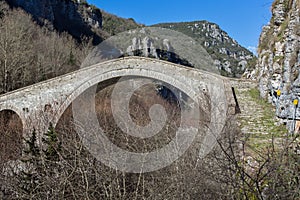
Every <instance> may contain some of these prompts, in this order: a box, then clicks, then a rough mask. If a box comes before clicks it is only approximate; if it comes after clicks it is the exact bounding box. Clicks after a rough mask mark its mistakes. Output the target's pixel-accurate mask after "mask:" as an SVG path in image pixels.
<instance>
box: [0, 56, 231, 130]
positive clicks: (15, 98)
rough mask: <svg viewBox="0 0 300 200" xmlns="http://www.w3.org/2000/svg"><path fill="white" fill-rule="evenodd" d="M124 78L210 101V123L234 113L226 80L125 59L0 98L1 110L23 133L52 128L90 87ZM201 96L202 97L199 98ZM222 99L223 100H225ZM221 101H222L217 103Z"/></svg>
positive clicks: (165, 64) (147, 60) (162, 63)
mask: <svg viewBox="0 0 300 200" xmlns="http://www.w3.org/2000/svg"><path fill="white" fill-rule="evenodd" d="M124 76H140V77H146V78H153V79H157V80H159V81H163V82H165V83H167V84H169V85H172V86H175V87H176V88H178V89H179V90H181V91H183V92H185V93H186V94H188V95H189V96H197V98H200V101H201V98H203V96H206V97H208V98H209V99H210V101H209V102H210V103H211V104H214V105H211V107H212V109H211V110H212V111H211V120H214V121H216V124H222V123H224V120H225V118H226V116H227V115H228V114H234V113H235V109H236V101H235V100H234V95H233V93H232V88H231V85H230V82H229V81H228V80H227V78H225V77H222V76H219V75H216V74H212V73H209V72H205V71H201V70H196V69H193V68H189V67H184V66H181V65H177V64H173V63H170V62H166V61H161V60H157V59H151V58H142V57H134V56H132V57H125V58H118V59H114V60H109V61H105V62H102V63H98V64H96V65H93V66H90V67H86V68H82V69H80V70H77V71H75V72H72V73H69V74H66V75H63V76H59V77H56V78H53V79H50V80H46V81H44V82H40V83H37V84H34V85H31V86H28V87H25V88H21V89H18V90H15V91H12V92H10V93H6V94H5V95H2V96H0V111H3V110H11V111H14V112H15V113H16V114H17V115H18V116H19V117H20V119H21V121H22V124H23V132H24V133H28V132H30V131H32V130H33V129H37V130H45V129H47V128H48V126H49V123H50V122H51V123H52V124H53V125H54V126H55V125H56V124H57V123H58V120H59V119H60V117H61V116H62V114H63V113H64V111H65V110H66V108H67V107H68V106H69V105H70V104H71V103H72V102H73V101H74V100H75V99H76V98H77V97H78V96H79V95H80V94H82V93H83V92H84V91H86V90H87V89H88V88H90V87H91V86H93V85H95V84H98V83H101V82H104V81H106V80H109V79H113V78H118V77H124ZM200 94H202V95H200ZM224 97H225V99H224ZM220 98H223V100H222V101H219V100H220Z"/></svg>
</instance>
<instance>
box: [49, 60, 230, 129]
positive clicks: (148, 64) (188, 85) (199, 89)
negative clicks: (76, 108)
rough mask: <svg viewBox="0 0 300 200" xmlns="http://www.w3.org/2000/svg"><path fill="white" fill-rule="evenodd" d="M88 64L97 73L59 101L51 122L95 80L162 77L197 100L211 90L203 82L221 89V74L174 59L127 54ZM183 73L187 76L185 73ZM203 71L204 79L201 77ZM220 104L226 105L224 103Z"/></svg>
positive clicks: (55, 122) (94, 83) (160, 79)
mask: <svg viewBox="0 0 300 200" xmlns="http://www.w3.org/2000/svg"><path fill="white" fill-rule="evenodd" d="M112 66H113V67H112ZM89 68H99V69H101V70H99V71H100V72H99V73H94V74H91V76H90V77H89V79H88V80H87V81H85V82H82V84H81V85H80V86H78V87H77V88H76V89H75V90H73V91H72V93H71V94H69V95H68V98H67V99H66V100H65V101H64V102H62V104H61V105H60V107H59V108H58V109H57V111H56V112H55V114H54V116H53V119H52V120H51V121H52V123H53V125H56V124H57V122H58V121H59V119H60V117H61V116H62V114H63V113H64V111H65V110H66V109H67V108H68V106H69V105H70V104H71V103H72V102H73V101H74V100H75V99H76V98H77V97H79V96H80V95H81V94H82V93H83V92H84V91H86V90H87V89H89V88H90V87H92V86H94V85H96V84H98V83H101V82H104V81H106V80H109V79H113V78H117V77H123V76H140V77H146V78H152V79H156V80H159V81H163V82H165V83H167V84H169V85H172V86H174V87H176V88H178V89H179V90H181V91H183V92H184V93H186V94H187V95H188V96H189V97H190V98H192V99H193V100H197V101H198V99H197V98H200V99H202V100H204V99H205V97H204V96H205V95H206V97H207V96H209V98H210V97H211V96H210V92H212V91H207V88H205V85H204V83H205V82H206V83H207V84H208V85H209V84H211V83H213V84H214V87H217V88H218V89H217V90H218V92H219V93H220V91H222V89H224V83H223V78H220V77H218V76H217V75H214V74H205V73H203V72H202V73H201V72H200V71H197V70H193V69H191V68H187V67H182V66H179V65H178V66H177V65H176V64H173V63H169V62H165V61H160V60H156V59H150V58H137V57H131V58H130V57H129V58H122V59H115V60H110V61H108V62H104V63H98V64H96V65H94V66H91V67H89ZM103 68H106V69H103ZM83 70H84V69H83ZM94 72H95V71H94ZM185 74H186V75H189V76H187V77H185V76H184V75H185ZM204 74H205V75H204ZM202 75H203V81H201V76H202ZM196 79H198V80H196ZM224 92H225V91H224ZM216 98H217V97H216ZM206 105H207V104H206ZM200 106H201V105H200ZM222 106H224V107H227V105H222Z"/></svg>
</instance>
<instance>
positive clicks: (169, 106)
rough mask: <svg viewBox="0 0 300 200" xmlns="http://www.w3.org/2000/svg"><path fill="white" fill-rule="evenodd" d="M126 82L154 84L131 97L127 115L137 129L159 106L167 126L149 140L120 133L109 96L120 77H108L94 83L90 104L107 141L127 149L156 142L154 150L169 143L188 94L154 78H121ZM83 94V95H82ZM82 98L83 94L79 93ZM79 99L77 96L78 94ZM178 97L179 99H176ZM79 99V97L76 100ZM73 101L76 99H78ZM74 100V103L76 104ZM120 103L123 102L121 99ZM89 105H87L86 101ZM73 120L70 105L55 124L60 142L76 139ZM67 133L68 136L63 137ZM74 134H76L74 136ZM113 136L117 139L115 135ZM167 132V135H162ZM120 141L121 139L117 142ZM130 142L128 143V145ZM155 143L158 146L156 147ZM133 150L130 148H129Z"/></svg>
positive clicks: (144, 123) (146, 122) (147, 122)
mask: <svg viewBox="0 0 300 200" xmlns="http://www.w3.org/2000/svg"><path fill="white" fill-rule="evenodd" d="M124 77H125V80H126V79H135V78H136V79H138V78H143V79H149V80H151V81H153V84H148V85H145V86H143V87H141V88H139V89H138V90H137V91H136V92H134V94H133V95H132V97H131V98H130V103H129V111H130V113H129V115H130V117H131V119H132V121H133V122H134V123H135V124H137V125H138V126H143V127H145V126H147V124H149V123H150V121H151V119H150V113H149V111H150V108H151V107H152V106H153V105H155V104H159V105H162V106H163V107H164V109H165V110H166V114H167V120H168V121H167V122H166V125H165V126H164V127H163V129H162V130H161V133H162V134H158V135H156V136H155V137H154V138H151V139H143V140H140V141H137V139H136V138H134V137H131V136H128V134H126V133H124V132H122V130H121V129H120V128H119V127H118V125H117V124H116V122H115V120H114V116H113V114H112V109H111V106H112V102H111V95H112V93H113V90H114V87H115V85H116V83H117V82H118V81H120V77H115V78H111V79H108V80H105V81H102V82H99V83H97V84H96V85H94V86H91V87H90V88H92V87H95V86H96V87H97V88H96V89H95V90H96V94H95V102H94V103H95V104H94V105H89V106H93V107H95V111H96V115H97V119H98V122H99V125H100V127H101V128H103V130H104V132H105V133H107V136H108V138H110V139H111V140H112V141H113V142H114V143H117V144H119V145H121V146H122V147H123V148H125V149H126V148H131V147H128V146H126V144H127V143H131V144H135V147H137V146H138V147H145V146H143V145H136V144H137V142H141V143H144V142H146V143H148V144H149V142H151V141H156V146H155V149H157V148H160V147H162V146H164V145H166V144H168V143H169V142H170V140H171V139H172V138H173V137H174V136H175V134H176V130H177V128H178V127H179V125H180V118H181V115H180V109H181V107H180V104H179V103H178V101H182V102H183V105H184V104H185V103H184V102H185V101H188V99H189V97H188V95H187V94H186V93H185V92H183V91H182V90H180V89H179V88H174V87H173V88H171V87H172V86H171V85H170V84H168V83H166V82H164V81H162V80H157V79H153V78H147V77H142V76H136V75H135V76H133V75H130V76H124ZM88 90H89V88H88V89H86V91H88ZM174 91H176V92H177V91H178V92H179V93H180V94H177V95H175V94H173V92H174ZM83 93H84V92H83ZM81 95H82V94H81ZM79 96H80V95H79ZM177 97H179V98H180V99H177ZM77 98H80V97H77ZM77 98H76V99H77ZM76 99H75V101H76ZM120 101H122V99H120ZM87 103H90V102H87ZM74 126H75V125H74V121H73V110H72V103H71V104H70V105H69V106H68V107H67V109H66V110H65V111H64V112H63V114H62V115H61V117H60V119H59V120H58V123H57V124H56V127H55V128H56V130H57V132H58V135H59V137H61V138H64V139H62V140H61V141H64V140H67V139H72V140H74V139H75V140H77V139H78V138H77V136H76V131H75V129H74ZM66 133H68V134H66ZM74 133H75V134H74ZM116 133H117V135H118V136H116ZM164 133H167V134H164ZM120 138H123V140H122V139H120ZM130 141H131V142H130ZM158 142H159V143H160V145H158ZM125 143H126V144H125ZM146 147H147V148H154V145H152V146H146ZM131 150H133V148H131ZM151 150H153V149H143V148H136V149H135V150H134V151H136V152H143V151H151Z"/></svg>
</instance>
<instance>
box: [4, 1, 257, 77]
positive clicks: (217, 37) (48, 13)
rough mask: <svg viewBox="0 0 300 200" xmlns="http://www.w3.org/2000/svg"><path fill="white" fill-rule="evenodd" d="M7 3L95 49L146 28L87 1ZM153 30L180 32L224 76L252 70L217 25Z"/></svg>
mask: <svg viewBox="0 0 300 200" xmlns="http://www.w3.org/2000/svg"><path fill="white" fill-rule="evenodd" d="M6 1H7V2H8V3H9V4H10V6H11V7H14V8H21V9H23V10H24V11H26V12H27V13H29V14H30V15H32V17H33V19H34V20H35V21H36V22H37V23H38V24H39V25H41V26H43V27H47V28H49V29H50V30H55V31H58V32H60V33H61V32H67V33H68V34H70V35H72V37H73V38H75V39H76V40H77V41H79V42H81V41H82V39H83V38H92V39H93V40H92V42H93V44H94V45H96V44H99V43H100V42H101V41H103V40H105V39H107V38H109V37H110V36H112V35H116V34H118V33H121V32H124V31H126V30H132V29H136V28H140V27H144V25H142V24H138V23H136V22H135V21H134V19H132V18H130V19H125V18H121V17H118V16H116V15H113V14H110V13H107V12H105V11H103V10H101V9H99V8H97V7H96V6H94V5H89V4H88V3H87V2H86V1H85V0H76V1H75V0H64V1H62V0H32V1H23V0H6ZM154 26H155V27H158V26H159V27H164V28H169V29H172V30H175V31H179V32H182V33H184V34H186V35H188V36H190V37H192V38H193V39H195V40H197V41H199V42H200V43H201V45H202V46H203V47H204V48H205V49H206V51H207V52H208V53H209V55H210V56H211V57H212V58H213V61H214V64H215V66H216V67H217V68H218V69H219V71H220V72H221V74H222V75H225V76H230V77H240V76H241V75H242V74H243V73H244V71H245V69H246V68H249V67H250V68H251V67H252V68H253V65H254V62H255V60H256V58H255V56H254V55H253V54H252V53H251V52H250V51H249V50H247V49H246V48H244V47H242V46H241V45H239V44H238V43H237V42H236V41H235V40H234V39H232V38H230V36H228V34H227V33H226V32H225V31H223V30H221V29H220V27H219V26H218V25H217V24H214V23H210V22H207V21H196V22H183V23H166V24H157V25H154ZM170 61H171V60H170Z"/></svg>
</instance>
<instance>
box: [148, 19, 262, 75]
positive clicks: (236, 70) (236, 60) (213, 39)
mask: <svg viewBox="0 0 300 200" xmlns="http://www.w3.org/2000/svg"><path fill="white" fill-rule="evenodd" d="M152 26H154V27H163V28H168V29H171V30H175V31H179V32H182V33H184V34H186V35H188V36H190V37H192V38H193V39H195V40H197V41H198V42H200V43H201V45H202V46H203V47H204V48H205V49H206V51H207V52H208V53H209V54H210V55H211V56H212V58H213V59H214V62H215V66H216V67H217V68H218V69H219V70H220V71H221V74H222V75H225V76H229V77H241V76H242V75H243V73H244V72H245V70H246V68H248V67H253V65H254V63H255V61H256V57H255V55H254V54H253V53H252V52H250V51H249V50H248V49H246V48H245V47H242V46H241V45H240V44H238V42H237V41H236V40H235V39H233V38H231V37H230V36H229V35H228V33H227V32H226V31H224V30H222V29H221V28H220V26H219V25H218V24H216V23H213V22H209V21H207V20H196V21H191V22H169V23H159V24H154V25H152Z"/></svg>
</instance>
